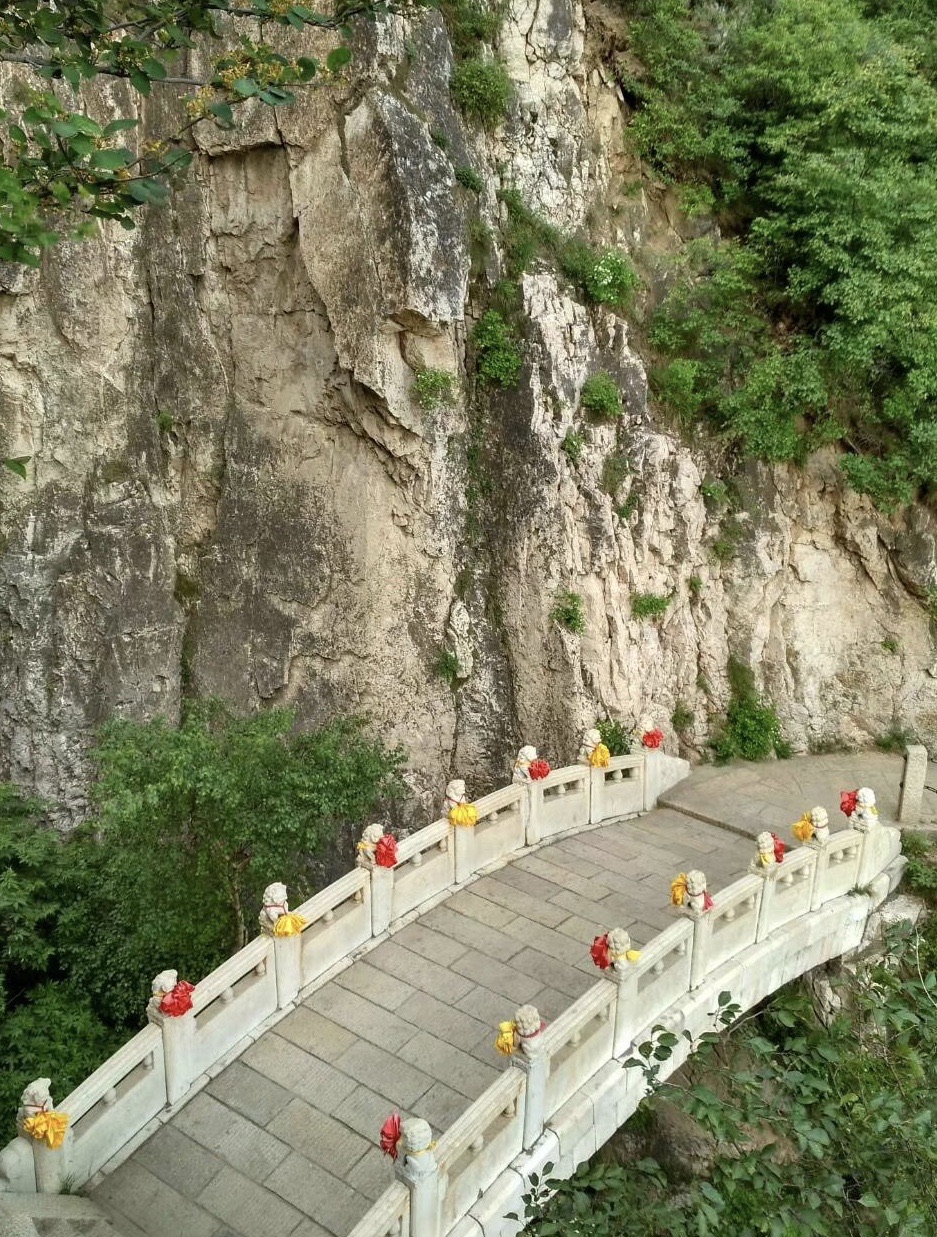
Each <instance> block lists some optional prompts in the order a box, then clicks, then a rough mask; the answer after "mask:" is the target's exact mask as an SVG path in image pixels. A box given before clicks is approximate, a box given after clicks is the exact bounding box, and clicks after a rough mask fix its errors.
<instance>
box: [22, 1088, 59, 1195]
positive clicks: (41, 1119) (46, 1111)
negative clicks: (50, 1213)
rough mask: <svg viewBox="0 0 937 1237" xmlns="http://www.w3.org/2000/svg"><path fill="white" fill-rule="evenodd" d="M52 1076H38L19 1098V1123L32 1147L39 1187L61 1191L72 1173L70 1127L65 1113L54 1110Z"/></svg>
mask: <svg viewBox="0 0 937 1237" xmlns="http://www.w3.org/2000/svg"><path fill="white" fill-rule="evenodd" d="M51 1084H52V1080H51V1079H50V1078H37V1079H36V1081H35V1082H31V1083H30V1084H29V1086H28V1087H27V1088H26V1090H25V1091H24V1092H23V1094H22V1096H21V1097H20V1106H19V1110H18V1111H17V1114H16V1126H17V1129H18V1131H19V1133H20V1134H22V1135H23V1137H24V1138H26V1139H28V1141H29V1144H30V1146H31V1149H32V1156H33V1169H34V1172H35V1175H36V1190H37V1191H38V1192H39V1193H40V1194H58V1193H60V1191H61V1189H62V1185H63V1183H64V1181H65V1179H66V1177H67V1176H68V1174H69V1167H70V1152H71V1139H72V1135H71V1130H69V1129H68V1117H67V1116H66V1114H65V1113H57V1112H55V1106H54V1104H53V1102H52V1094H51V1092H50V1090H49V1088H50V1086H51Z"/></svg>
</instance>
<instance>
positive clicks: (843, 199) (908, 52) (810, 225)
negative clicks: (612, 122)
mask: <svg viewBox="0 0 937 1237" xmlns="http://www.w3.org/2000/svg"><path fill="white" fill-rule="evenodd" d="M629 16H630V17H631V18H632V20H631V26H630V32H631V47H630V51H631V53H632V58H630V59H629V60H628V61H627V62H625V61H621V62H620V69H619V72H620V78H621V80H622V83H623V85H624V87H625V89H626V92H627V93H628V95H629V97H630V99H631V101H632V103H633V104H634V106H635V108H636V114H635V117H634V121H633V126H632V129H633V132H634V134H635V137H636V139H637V142H638V146H639V149H640V150H641V152H642V154H643V155H644V157H645V159H646V160H647V161H648V162H649V163H650V164H651V166H652V167H653V168H654V169H655V170H656V172H657V173H658V174H660V175H661V176H662V177H664V178H665V179H667V180H670V181H673V182H676V183H678V184H679V185H681V186H682V187H683V191H684V194H685V198H686V201H687V203H688V204H695V205H696V206H697V207H702V209H704V210H706V211H708V212H712V213H713V214H714V216H715V219H716V221H717V222H718V225H719V229H720V233H721V236H722V237H723V238H725V239H724V240H720V241H717V242H713V241H712V240H704V241H699V242H696V243H694V244H691V245H690V246H689V247H688V248H687V250H686V252H685V254H684V255H683V259H682V267H683V270H682V276H683V277H682V278H680V279H679V280H678V282H677V285H676V287H675V288H674V290H673V292H672V293H671V295H669V297H668V298H667V299H666V301H665V303H664V305H663V307H662V308H661V310H660V312H659V314H658V315H657V318H656V321H655V322H654V323H653V326H652V342H653V344H654V346H655V347H656V349H657V351H658V353H659V355H660V357H661V360H662V364H661V366H660V368H659V370H658V372H657V374H656V377H655V382H656V388H657V392H658V394H659V396H660V397H661V398H662V399H663V400H664V401H665V402H666V403H667V404H669V405H670V406H671V407H672V408H673V409H674V410H675V411H676V412H677V413H679V414H680V415H681V416H682V417H684V418H687V419H695V418H700V417H702V418H705V419H707V420H708V421H710V422H711V423H712V424H714V425H715V426H716V427H717V428H718V429H720V430H721V431H723V432H724V433H725V434H726V436H727V437H728V438H729V439H731V440H734V441H735V442H736V443H738V444H739V445H740V447H741V448H742V449H743V450H744V451H746V452H748V453H752V454H755V455H757V456H760V457H762V458H764V459H769V460H784V459H794V460H796V459H800V458H802V457H803V456H804V455H805V454H806V453H807V452H809V451H810V450H812V449H814V448H815V447H816V446H818V445H820V444H822V443H824V442H830V441H836V442H840V443H842V444H843V445H844V446H845V448H846V451H847V454H845V455H844V458H843V461H842V466H843V469H844V471H845V473H846V475H847V477H848V478H849V480H850V481H851V483H852V484H853V485H854V486H855V487H856V488H857V489H859V490H862V491H865V492H867V493H869V494H870V495H871V496H872V497H873V499H874V500H875V501H876V502H877V503H879V504H880V505H881V506H883V507H885V508H889V507H893V506H895V505H897V504H900V503H905V502H908V501H910V500H911V499H912V498H913V497H914V496H915V495H916V494H917V493H918V491H919V490H920V489H921V488H922V487H923V488H924V489H930V488H933V487H934V486H935V484H937V314H935V312H934V306H935V304H937V84H935V72H937V51H935V48H937V41H935V39H934V29H935V26H934V22H935V18H937V5H935V4H934V0H729V3H727V4H725V5H697V4H692V3H690V0H637V2H636V4H635V5H633V6H630V5H629ZM634 58H636V60H637V61H638V62H640V66H641V68H640V69H637V68H636V61H635V59H634Z"/></svg>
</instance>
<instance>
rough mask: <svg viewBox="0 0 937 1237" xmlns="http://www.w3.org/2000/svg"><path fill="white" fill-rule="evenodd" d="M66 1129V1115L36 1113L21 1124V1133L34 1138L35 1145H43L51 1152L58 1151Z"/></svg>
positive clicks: (60, 1113) (61, 1113) (59, 1113)
mask: <svg viewBox="0 0 937 1237" xmlns="http://www.w3.org/2000/svg"><path fill="white" fill-rule="evenodd" d="M67 1129H68V1113H64V1112H37V1113H36V1115H35V1116H34V1117H27V1118H26V1120H25V1121H24V1122H23V1133H24V1134H28V1135H29V1137H30V1138H34V1139H35V1140H36V1142H37V1143H45V1144H46V1146H48V1147H50V1148H51V1149H52V1150H53V1151H58V1149H59V1147H61V1145H62V1143H63V1142H64V1141H65V1131H66V1130H67Z"/></svg>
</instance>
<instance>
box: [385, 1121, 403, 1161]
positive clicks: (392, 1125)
mask: <svg viewBox="0 0 937 1237" xmlns="http://www.w3.org/2000/svg"><path fill="white" fill-rule="evenodd" d="M399 1142H400V1113H399V1112H394V1113H391V1115H390V1116H389V1117H388V1118H387V1120H386V1121H385V1122H384V1124H383V1125H382V1126H381V1150H382V1151H383V1152H384V1154H385V1155H389V1156H390V1158H391V1159H392V1160H396V1158H397V1144H398V1143H399Z"/></svg>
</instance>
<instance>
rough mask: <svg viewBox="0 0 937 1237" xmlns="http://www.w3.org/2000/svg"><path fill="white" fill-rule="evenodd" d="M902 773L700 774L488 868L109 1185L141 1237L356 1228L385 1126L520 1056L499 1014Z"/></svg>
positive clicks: (584, 980) (870, 763) (356, 968)
mask: <svg viewBox="0 0 937 1237" xmlns="http://www.w3.org/2000/svg"><path fill="white" fill-rule="evenodd" d="M901 769H902V761H901V759H900V758H899V757H894V756H891V757H889V756H880V755H873V756H869V755H868V754H864V755H862V756H852V757H845V756H831V757H818V758H800V759H795V760H791V761H786V762H784V763H779V764H776V765H740V766H735V767H731V768H728V769H702V770H698V771H697V772H695V773H694V774H693V776H692V777H691V778H690V779H689V780H688V781H687V782H685V783H683V784H682V785H681V786H679V787H677V788H676V789H675V790H674V791H671V792H670V794H669V795H668V796H666V799H667V802H668V803H669V804H670V805H671V806H670V807H666V808H663V809H659V810H656V811H654V812H651V813H649V814H648V815H647V816H644V817H641V818H639V819H636V820H628V821H621V822H618V823H613V824H608V825H604V826H602V827H601V828H598V829H596V830H594V831H592V832H588V833H585V834H580V835H579V836H577V837H575V838H569V839H566V840H563V841H559V842H556V843H553V844H552V845H549V846H546V847H544V848H543V849H541V850H539V851H537V852H535V853H533V854H530V855H527V856H524V857H522V858H520V859H518V860H516V861H515V862H513V863H511V864H509V865H508V866H506V867H504V868H501V869H499V870H498V871H496V872H495V873H493V874H491V875H487V876H483V877H481V878H480V879H478V880H477V881H475V882H474V883H473V884H472V885H471V886H469V887H468V888H466V889H464V890H462V891H461V892H459V893H457V894H455V895H454V896H453V897H451V898H449V899H448V900H447V901H446V902H444V903H442V904H441V905H440V906H438V907H436V908H435V909H433V910H431V911H428V912H427V913H426V914H425V915H423V916H422V917H421V918H420V919H419V920H418V921H417V922H414V923H412V924H410V925H408V926H407V927H405V928H403V929H402V930H400V931H399V932H397V933H396V934H395V935H394V936H393V937H392V938H391V939H390V940H387V941H385V942H383V943H382V944H380V945H378V946H377V947H376V948H375V949H373V950H371V951H370V952H368V953H367V954H366V955H365V956H364V957H362V958H361V959H359V960H358V961H356V962H355V963H354V964H353V965H351V966H350V967H349V968H348V969H347V970H345V971H344V972H342V974H340V975H339V976H338V977H337V978H336V979H334V980H332V981H331V982H329V983H327V984H325V985H324V986H323V987H321V988H320V989H318V990H317V991H315V992H314V993H312V995H311V996H309V997H308V998H307V999H306V1000H305V1001H304V1002H303V1003H302V1005H301V1006H300V1007H299V1008H297V1009H295V1010H294V1011H292V1012H291V1013H290V1014H289V1015H287V1017H286V1018H284V1019H283V1020H282V1021H280V1022H279V1023H277V1024H276V1026H275V1028H274V1029H273V1030H271V1031H268V1032H267V1033H266V1034H265V1035H263V1036H262V1037H261V1039H259V1040H258V1041H257V1042H256V1043H255V1044H254V1045H252V1046H251V1047H250V1048H249V1049H248V1050H247V1051H246V1052H245V1053H244V1054H243V1056H241V1057H240V1058H239V1059H238V1060H237V1061H235V1062H234V1063H233V1064H232V1065H230V1066H228V1068H227V1069H225V1070H224V1071H223V1072H222V1073H221V1074H219V1075H218V1076H217V1077H216V1078H215V1079H214V1080H213V1081H212V1082H210V1083H209V1084H208V1086H207V1087H206V1088H205V1089H204V1090H203V1091H202V1092H200V1093H199V1094H198V1095H196V1096H195V1097H194V1098H193V1099H192V1100H190V1101H189V1103H188V1104H186V1105H185V1106H184V1107H183V1108H182V1109H181V1110H180V1111H179V1112H178V1113H177V1114H176V1115H175V1116H174V1117H173V1118H172V1119H171V1121H170V1122H169V1123H168V1124H167V1125H165V1126H163V1127H162V1128H161V1129H160V1130H159V1131H158V1132H157V1133H156V1134H154V1135H153V1136H152V1137H151V1138H150V1139H149V1140H148V1141H147V1142H146V1143H144V1144H143V1145H142V1146H141V1147H140V1148H139V1149H138V1150H137V1151H136V1152H135V1153H134V1154H133V1155H132V1156H131V1157H130V1159H129V1160H128V1161H127V1162H126V1163H124V1164H123V1165H122V1166H121V1167H120V1168H118V1169H117V1170H116V1171H115V1172H113V1173H111V1174H110V1175H109V1176H108V1177H106V1178H104V1180H103V1181H102V1182H101V1183H100V1184H99V1185H98V1186H97V1187H96V1188H95V1189H94V1190H93V1191H92V1197H93V1198H94V1200H95V1202H96V1203H97V1204H98V1205H99V1206H101V1207H102V1208H103V1209H104V1210H105V1212H106V1213H108V1214H109V1215H110V1216H111V1217H112V1218H113V1220H114V1223H115V1225H116V1227H118V1228H119V1229H120V1231H121V1232H122V1233H123V1234H124V1237H140V1235H141V1234H147V1235H148V1237H261V1235H262V1234H265V1233H276V1234H277V1237H345V1234H347V1233H348V1232H349V1231H350V1230H351V1229H352V1228H353V1226H354V1225H355V1224H356V1223H357V1221H358V1220H359V1219H360V1218H361V1216H362V1215H363V1214H364V1213H365V1212H366V1211H367V1209H368V1208H369V1206H370V1205H371V1203H372V1201H373V1200H374V1199H376V1198H377V1197H378V1196H379V1195H380V1194H381V1192H382V1191H383V1190H384V1189H385V1188H386V1186H387V1185H388V1184H390V1182H391V1181H392V1180H393V1171H392V1166H391V1162H390V1161H389V1160H388V1159H387V1158H385V1157H383V1156H382V1155H381V1154H380V1152H379V1150H378V1148H377V1146H376V1140H377V1136H378V1132H379V1130H380V1127H381V1124H382V1123H383V1121H384V1120H385V1118H386V1117H387V1116H388V1115H389V1114H390V1113H391V1112H392V1111H399V1112H400V1113H401V1114H402V1115H404V1116H407V1115H412V1116H419V1117H423V1118H425V1119H426V1120H427V1121H429V1122H430V1124H431V1125H432V1126H433V1128H434V1130H436V1131H439V1130H441V1129H444V1128H445V1127H447V1126H448V1125H450V1124H451V1123H452V1121H454V1120H455V1118H456V1117H458V1116H459V1115H460V1114H461V1113H462V1112H463V1111H464V1110H465V1108H466V1107H467V1106H468V1104H469V1103H470V1102H471V1101H472V1100H473V1099H475V1098H477V1097H478V1096H479V1095H480V1094H481V1092H482V1091H483V1090H484V1089H485V1088H486V1087H487V1086H488V1085H489V1083H491V1082H492V1081H493V1080H494V1079H495V1078H496V1076H497V1075H498V1073H499V1072H500V1071H501V1070H503V1069H504V1068H506V1067H505V1062H504V1058H502V1057H499V1056H498V1054H497V1052H496V1051H495V1048H494V1039H495V1034H496V1028H497V1023H498V1022H499V1021H501V1020H503V1019H505V1018H509V1017H511V1015H512V1014H513V1011H514V1009H515V1007H516V1006H517V1005H519V1004H522V1003H524V1002H531V1003H533V1004H535V1005H536V1006H537V1008H538V1009H539V1010H540V1012H541V1013H542V1014H543V1016H544V1017H545V1018H547V1019H552V1018H555V1017H556V1016H557V1015H558V1014H559V1013H560V1012H562V1011H563V1010H564V1009H566V1008H567V1007H568V1006H569V1005H570V1004H571V1003H572V1001H574V1000H575V999H576V998H577V997H579V996H581V995H582V994H583V993H584V992H585V991H586V990H587V988H589V987H590V985H591V984H593V983H594V982H595V978H596V971H595V968H594V967H593V965H592V962H591V960H590V957H589V945H590V944H591V942H592V939H593V937H594V936H595V935H596V934H597V933H598V932H600V931H604V930H606V929H608V928H611V927H616V926H622V927H627V928H628V929H629V931H630V932H631V934H632V937H633V938H634V939H635V941H636V942H637V944H638V945H639V946H640V945H642V944H644V943H645V942H646V941H647V940H648V939H650V937H652V936H654V935H655V934H656V933H657V932H659V931H660V930H661V929H662V928H664V927H666V926H667V924H668V923H670V922H671V921H672V919H673V917H674V915H675V914H676V912H675V911H673V910H672V909H671V908H670V906H669V905H668V893H669V884H670V881H671V879H672V877H673V876H674V874H675V873H676V872H678V871H680V870H685V869H686V868H688V867H702V868H703V869H704V870H705V871H706V874H707V876H708V878H709V887H710V889H711V890H713V891H715V890H718V889H719V888H721V887H722V886H724V885H726V884H728V883H729V882H731V881H733V880H735V879H737V878H738V877H739V876H740V875H742V874H743V872H744V871H745V870H746V869H747V866H748V862H749V860H750V858H751V847H750V846H749V845H747V844H746V842H745V841H742V840H741V839H740V838H739V837H738V836H737V834H738V833H739V832H741V833H744V834H746V835H751V836H753V835H754V834H755V833H757V832H759V830H760V829H763V828H765V827H769V828H775V829H778V831H779V832H780V831H783V834H784V836H785V837H789V835H790V829H789V827H790V825H791V823H792V822H793V821H794V820H796V819H797V818H798V817H799V816H800V814H801V813H802V811H804V810H805V809H806V808H808V807H811V806H813V804H814V803H816V802H823V803H825V804H826V805H827V807H828V808H829V809H830V819H831V821H832V822H834V827H840V822H841V821H842V817H840V816H839V813H838V792H839V790H840V789H841V788H843V787H852V786H857V785H860V784H862V785H866V784H871V785H872V786H873V787H874V788H875V789H876V791H877V793H878V795H879V802H880V803H881V804H882V807H883V815H886V814H891V813H890V812H888V811H887V809H888V808H889V807H892V809H893V806H894V804H895V803H897V791H898V781H899V778H900V776H901ZM677 809H680V810H677ZM834 812H835V814H834ZM699 817H704V818H705V819H702V820H701V819H698V818H699ZM837 818H838V819H837ZM711 822H719V823H711ZM730 830H732V831H734V832H730Z"/></svg>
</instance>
